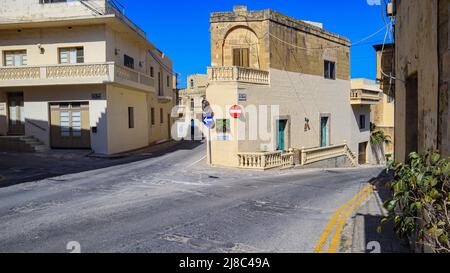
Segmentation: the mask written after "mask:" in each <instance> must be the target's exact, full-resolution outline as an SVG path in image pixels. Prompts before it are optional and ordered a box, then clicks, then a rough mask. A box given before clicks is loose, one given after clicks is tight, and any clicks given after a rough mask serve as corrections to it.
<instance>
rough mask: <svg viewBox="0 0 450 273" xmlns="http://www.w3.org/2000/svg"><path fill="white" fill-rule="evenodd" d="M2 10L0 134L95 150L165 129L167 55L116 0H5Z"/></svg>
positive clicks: (131, 144)
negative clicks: (124, 11) (125, 12)
mask: <svg viewBox="0 0 450 273" xmlns="http://www.w3.org/2000/svg"><path fill="white" fill-rule="evenodd" d="M0 14H1V16H0V54H1V58H0V135H3V136H6V135H8V136H19V137H18V138H17V141H22V140H25V141H27V142H28V143H33V144H36V143H40V145H41V146H44V147H47V148H63V149H67V148H68V149H73V148H83V149H92V150H93V151H94V152H95V153H98V154H116V153H122V152H125V151H129V150H134V149H139V148H142V147H145V146H148V145H149V144H152V143H157V142H161V141H164V140H168V139H169V138H170V128H171V117H170V113H171V109H172V107H173V104H174V103H175V99H174V92H173V88H174V86H173V80H172V61H171V60H170V59H169V58H168V57H167V55H165V54H164V53H163V52H162V51H160V50H158V49H157V48H156V47H155V46H154V45H153V44H152V43H151V42H150V41H148V40H147V39H146V33H145V32H144V31H143V30H142V29H140V28H139V27H138V26H136V25H135V24H134V23H133V22H132V21H131V20H130V19H128V18H127V17H126V16H125V15H124V13H123V12H122V6H120V4H118V2H117V1H112V0H92V1H52V0H39V1H38V0H36V1H29V0H2V1H1V2H0ZM23 136H26V138H24V137H23ZM3 138H5V137H3ZM9 139H11V138H9ZM30 139H31V140H30Z"/></svg>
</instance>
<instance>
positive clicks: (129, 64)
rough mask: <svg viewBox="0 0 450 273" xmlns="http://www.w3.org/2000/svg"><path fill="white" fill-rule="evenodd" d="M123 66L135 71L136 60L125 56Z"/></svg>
mask: <svg viewBox="0 0 450 273" xmlns="http://www.w3.org/2000/svg"><path fill="white" fill-rule="evenodd" d="M123 65H124V66H126V67H128V68H131V69H134V59H133V58H131V57H130V56H128V55H126V54H125V55H123Z"/></svg>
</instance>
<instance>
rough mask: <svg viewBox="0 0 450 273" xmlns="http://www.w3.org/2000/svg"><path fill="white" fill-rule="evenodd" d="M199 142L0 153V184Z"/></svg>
mask: <svg viewBox="0 0 450 273" xmlns="http://www.w3.org/2000/svg"><path fill="white" fill-rule="evenodd" d="M201 145H204V143H203V142H201V141H180V142H168V143H164V144H159V145H155V146H151V147H148V148H144V149H141V150H139V151H134V152H131V153H128V154H120V155H116V156H113V157H96V156H95V157H92V156H88V154H89V152H87V151H64V150H60V151H51V152H49V153H44V154H40V153H0V188H5V187H10V186H13V185H17V184H21V183H28V182H34V181H39V180H43V179H48V178H53V177H58V176H63V175H69V174H75V173H80V172H86V171H92V170H98V169H103V168H108V167H113V166H120V165H124V164H129V163H133V162H139V161H143V160H148V159H153V158H158V157H163V156H165V155H167V154H170V153H174V152H176V151H182V150H194V149H196V148H198V147H200V146H201Z"/></svg>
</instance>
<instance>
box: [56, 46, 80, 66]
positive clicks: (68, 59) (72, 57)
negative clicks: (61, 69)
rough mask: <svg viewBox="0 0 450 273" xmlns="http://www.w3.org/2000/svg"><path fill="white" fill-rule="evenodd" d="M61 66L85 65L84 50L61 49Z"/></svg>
mask: <svg viewBox="0 0 450 273" xmlns="http://www.w3.org/2000/svg"><path fill="white" fill-rule="evenodd" d="M59 63H60V64H81V63H84V48H82V47H72V48H60V49H59Z"/></svg>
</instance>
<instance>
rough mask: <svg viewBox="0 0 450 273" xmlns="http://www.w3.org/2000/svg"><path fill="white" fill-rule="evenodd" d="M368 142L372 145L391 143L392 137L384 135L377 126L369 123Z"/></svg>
mask: <svg viewBox="0 0 450 273" xmlns="http://www.w3.org/2000/svg"><path fill="white" fill-rule="evenodd" d="M370 132H371V135H370V144H372V145H381V144H386V145H388V144H391V143H392V139H391V137H390V136H388V135H386V134H385V133H384V132H383V131H377V127H376V125H375V124H373V123H371V124H370Z"/></svg>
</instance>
